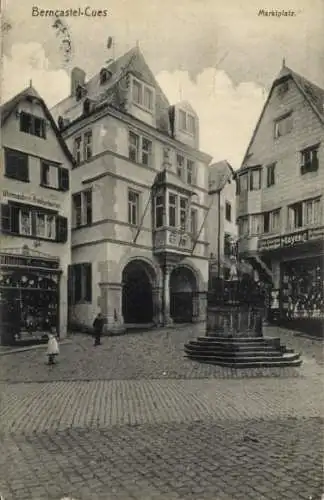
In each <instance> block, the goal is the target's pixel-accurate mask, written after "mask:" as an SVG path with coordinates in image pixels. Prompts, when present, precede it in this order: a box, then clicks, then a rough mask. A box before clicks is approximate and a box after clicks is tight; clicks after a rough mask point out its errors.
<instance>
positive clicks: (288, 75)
mask: <svg viewBox="0 0 324 500" xmlns="http://www.w3.org/2000/svg"><path fill="white" fill-rule="evenodd" d="M287 79H292V80H293V82H294V83H295V85H296V87H297V88H298V89H299V91H300V92H301V94H302V96H303V97H304V99H305V101H306V102H308V104H309V105H310V107H311V109H312V110H313V112H314V113H315V114H316V116H317V117H318V119H319V120H320V122H321V123H322V124H324V89H322V88H321V87H319V86H318V85H316V84H315V83H313V82H311V81H310V80H308V79H307V78H305V77H304V76H301V75H299V74H298V73H296V72H295V71H293V70H292V69H290V68H289V67H288V66H286V65H285V64H283V66H282V68H281V71H280V72H279V75H278V76H277V78H276V79H275V80H274V81H273V83H272V85H271V89H270V92H269V95H268V97H267V100H266V102H265V104H264V106H263V109H262V111H261V114H260V117H259V120H258V121H257V124H256V127H255V129H254V132H253V134H252V137H251V140H250V142H249V145H248V147H247V149H246V153H245V155H244V158H243V162H242V166H243V164H244V162H245V161H246V159H247V157H248V152H249V149H250V147H251V144H252V143H253V140H254V138H255V136H256V133H257V130H258V128H259V125H260V123H261V120H262V117H263V114H264V112H265V110H266V108H267V105H268V103H269V101H270V98H271V95H272V93H273V90H274V88H275V87H276V86H277V85H278V84H280V83H281V82H282V81H284V80H287ZM241 168H242V167H241Z"/></svg>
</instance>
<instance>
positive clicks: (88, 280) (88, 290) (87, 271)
mask: <svg viewBox="0 0 324 500" xmlns="http://www.w3.org/2000/svg"><path fill="white" fill-rule="evenodd" d="M83 269H84V282H85V296H84V298H85V300H86V301H87V302H92V267H91V263H89V264H84V268H83Z"/></svg>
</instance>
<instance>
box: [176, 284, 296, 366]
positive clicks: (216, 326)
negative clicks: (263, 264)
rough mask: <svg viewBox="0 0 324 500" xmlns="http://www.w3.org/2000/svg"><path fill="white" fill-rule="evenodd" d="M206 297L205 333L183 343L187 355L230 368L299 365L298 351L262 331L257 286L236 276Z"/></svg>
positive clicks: (262, 307) (261, 303)
mask: <svg viewBox="0 0 324 500" xmlns="http://www.w3.org/2000/svg"><path fill="white" fill-rule="evenodd" d="M224 286H225V288H224V289H223V291H222V293H221V294H219V295H218V296H216V297H215V296H213V297H212V298H211V300H210V301H209V307H208V319H207V327H206V335H205V336H204V337H198V338H197V339H196V340H194V341H190V342H189V343H188V344H186V345H185V353H186V356H187V357H188V358H190V359H194V360H196V361H200V362H202V363H209V364H215V365H221V366H229V367H233V368H252V367H287V366H300V365H301V362H302V361H301V359H300V354H299V353H294V351H293V350H292V349H287V348H286V347H285V346H283V345H281V342H280V338H273V337H265V336H264V335H263V329H264V327H263V323H264V316H265V314H264V311H265V301H264V296H263V295H262V293H261V291H260V289H259V288H258V287H257V285H255V284H252V283H248V282H247V283H244V280H242V281H241V282H240V281H239V280H231V281H229V282H224Z"/></svg>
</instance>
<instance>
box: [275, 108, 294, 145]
mask: <svg viewBox="0 0 324 500" xmlns="http://www.w3.org/2000/svg"><path fill="white" fill-rule="evenodd" d="M292 128H293V119H292V114H291V113H289V114H288V115H285V116H283V117H282V118H279V119H278V120H276V121H275V125H274V136H275V139H278V138H279V137H282V136H283V135H286V134H289V133H290V132H291V131H292Z"/></svg>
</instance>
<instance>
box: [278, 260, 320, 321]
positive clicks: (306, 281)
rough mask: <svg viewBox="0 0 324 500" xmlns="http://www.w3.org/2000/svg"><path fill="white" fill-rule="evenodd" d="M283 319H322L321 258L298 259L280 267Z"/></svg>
mask: <svg viewBox="0 0 324 500" xmlns="http://www.w3.org/2000/svg"><path fill="white" fill-rule="evenodd" d="M281 276H282V286H281V290H282V297H281V306H282V307H281V314H282V317H283V319H286V320H296V319H307V318H308V319H310V318H312V319H315V318H318V319H321V318H322V319H323V317H324V296H323V283H324V270H323V262H322V258H320V257H318V258H310V259H303V260H301V259H298V260H295V261H292V262H284V263H282V266H281Z"/></svg>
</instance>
